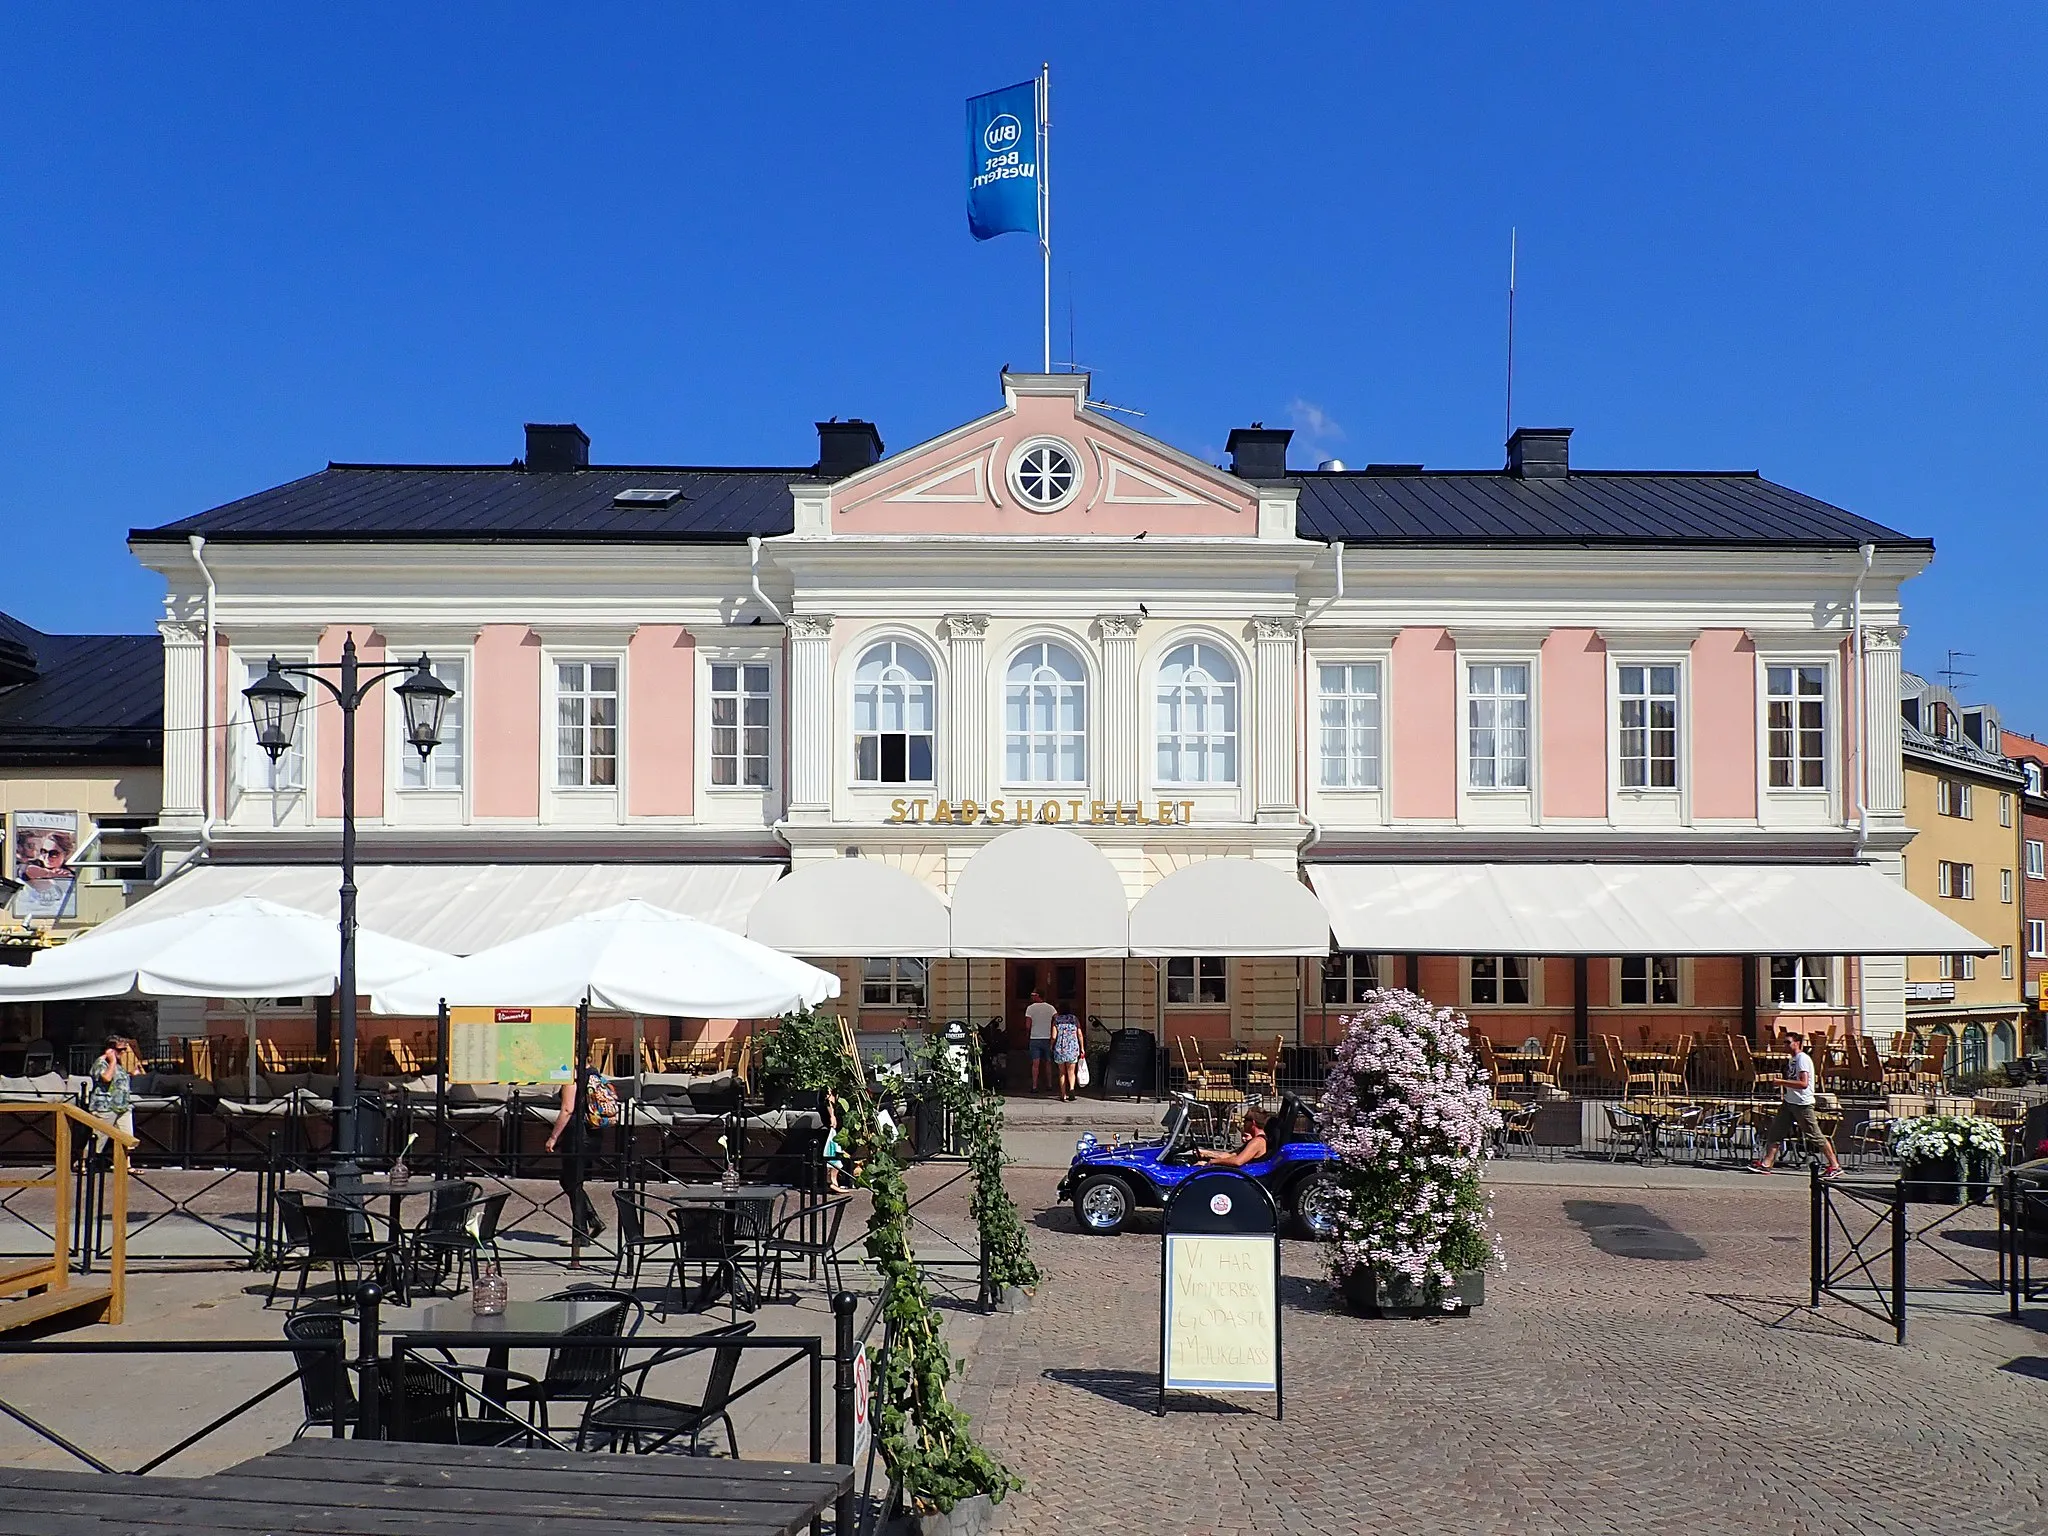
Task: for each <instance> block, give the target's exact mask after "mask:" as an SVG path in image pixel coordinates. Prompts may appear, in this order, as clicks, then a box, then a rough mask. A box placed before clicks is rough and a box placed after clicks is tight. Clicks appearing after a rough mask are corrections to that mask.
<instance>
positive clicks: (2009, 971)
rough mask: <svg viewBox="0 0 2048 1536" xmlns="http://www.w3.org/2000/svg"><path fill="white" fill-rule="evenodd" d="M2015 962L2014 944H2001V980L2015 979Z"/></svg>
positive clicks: (1999, 962) (1999, 954) (1999, 947)
mask: <svg viewBox="0 0 2048 1536" xmlns="http://www.w3.org/2000/svg"><path fill="white" fill-rule="evenodd" d="M2013 962H2014V956H2013V952H2012V946H2011V945H2010V944H2001V945H1999V946H1998V974H1999V979H2000V980H2001V981H2011V980H2012V979H2013Z"/></svg>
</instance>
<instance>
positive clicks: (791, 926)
mask: <svg viewBox="0 0 2048 1536" xmlns="http://www.w3.org/2000/svg"><path fill="white" fill-rule="evenodd" d="M951 926H952V924H951V919H950V918H949V917H948V915H947V912H946V903H945V902H944V901H943V900H941V899H940V897H939V893H938V892H937V891H934V890H933V889H932V888H931V887H930V886H928V885H926V884H925V883H924V882H923V881H922V880H920V879H918V878H917V877H916V876H915V875H912V874H908V873H906V872H905V871H903V870H901V869H898V868H897V867H896V866H895V865H893V864H881V863H877V862H876V861H875V860H873V859H831V860H829V861H826V862H824V863H819V864H807V865H805V866H804V867H803V868H801V869H794V870H791V871H790V872H789V873H788V874H787V875H785V876H784V877H783V878H782V879H780V880H778V881H776V882H775V883H774V884H773V885H771V886H769V887H768V889H767V891H766V892H765V893H764V894H763V895H762V897H761V899H760V900H759V901H758V902H756V903H755V904H754V912H753V915H752V916H751V917H749V918H748V919H747V937H748V938H750V939H753V940H754V941H756V942H757V943H761V944H766V945H768V946H769V947H770V948H772V949H779V950H781V951H782V952H783V953H784V954H786V955H827V956H833V957H838V956H858V957H869V958H875V959H882V958H889V957H905V958H909V959H929V958H931V957H933V956H943V955H946V954H948V953H950V944H951V939H950V936H949V930H950V928H951Z"/></svg>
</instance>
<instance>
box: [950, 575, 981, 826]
mask: <svg viewBox="0 0 2048 1536" xmlns="http://www.w3.org/2000/svg"><path fill="white" fill-rule="evenodd" d="M944 626H945V634H946V671H947V674H948V690H947V696H948V697H949V698H950V699H951V700H952V705H951V708H950V709H949V710H948V712H947V717H946V721H947V730H948V738H949V739H948V741H947V752H948V753H949V758H948V761H949V764H950V766H949V767H948V769H947V770H946V773H947V778H948V780H949V781H950V782H951V784H952V786H953V798H954V799H955V800H972V801H974V802H976V803H977V804H980V805H986V804H988V797H989V784H990V782H991V781H990V778H989V761H988V662H987V657H986V647H985V645H984V643H983V638H982V637H983V636H984V635H986V634H987V633H988V615H987V614H985V613H949V614H947V615H946V617H945V621H944Z"/></svg>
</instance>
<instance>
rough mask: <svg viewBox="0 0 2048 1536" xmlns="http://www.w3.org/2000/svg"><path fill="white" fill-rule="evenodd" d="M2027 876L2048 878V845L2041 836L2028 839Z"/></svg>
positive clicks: (2029, 877)
mask: <svg viewBox="0 0 2048 1536" xmlns="http://www.w3.org/2000/svg"><path fill="white" fill-rule="evenodd" d="M2027 878H2028V879H2029V880H2048V846H2044V845H2043V844H2042V842H2041V840H2040V839H2039V838H2033V837H2030V838H2028V839H2027Z"/></svg>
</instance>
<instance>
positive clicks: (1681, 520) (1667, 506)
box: [1288, 465, 1930, 546]
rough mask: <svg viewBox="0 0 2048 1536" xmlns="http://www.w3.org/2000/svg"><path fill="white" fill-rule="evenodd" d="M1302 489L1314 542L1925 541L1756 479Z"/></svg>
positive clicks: (1313, 478) (1672, 477)
mask: <svg viewBox="0 0 2048 1536" xmlns="http://www.w3.org/2000/svg"><path fill="white" fill-rule="evenodd" d="M1288 480H1289V482H1291V483H1293V484H1297V485H1299V486H1300V487H1301V508H1300V513H1299V517H1298V519H1297V522H1296V525H1295V526H1296V529H1297V531H1298V532H1299V533H1300V534H1301V536H1302V537H1303V538H1310V539H1325V540H1329V539H1343V540H1345V541H1347V542H1350V541H1357V542H1360V543H1394V544H1402V543H1406V544H1443V543H1467V542H1472V543H1509V544H1522V543H1563V544H1608V543H1615V544H1623V543H1658V544H1666V543H1669V544H1732V545H1756V544H1780V545H1782V544H1804V545H1829V546H1842V545H1858V544H1920V545H1926V544H1928V543H1929V542H1930V541H1928V540H1925V539H1916V538H1912V537H1910V536H1909V535H1906V534H1903V533H1899V532H1897V531H1896V530H1894V529H1891V528H1886V527H1884V526H1882V525H1881V524H1878V523H1873V522H1871V521H1870V520H1869V519H1868V518H1863V517H1858V516H1857V515H1856V514H1855V513H1853V512H1845V511H1843V510H1842V509H1841V508H1840V507H1836V506H1830V505H1829V504H1828V503H1827V502H1824V501H1816V500H1815V499H1814V498H1813V497H1811V496H1805V495H1801V494H1800V493H1799V492H1798V491H1794V490H1790V489H1788V488H1787V487H1785V486H1782V485H1778V484H1776V483H1774V482H1772V481H1769V480H1766V479H1764V478H1763V477H1762V476H1761V475H1758V474H1756V473H1755V472H1753V471H1739V472H1736V471H1730V472H1713V471H1703V472H1698V473H1692V472H1681V473H1669V474H1667V473H1659V472H1654V471H1640V470H1597V469H1596V470H1582V469H1574V470H1572V471H1571V473H1570V474H1569V475H1568V476H1562V477H1559V478H1557V479H1528V480H1525V479H1523V478H1522V477H1521V476H1519V475H1516V474H1513V473H1510V472H1509V471H1507V470H1419V469H1416V468H1414V467H1412V466H1409V465H1401V466H1399V467H1393V468H1388V469H1384V470H1378V469H1364V470H1317V471H1313V472H1308V473H1300V474H1293V475H1290V476H1288Z"/></svg>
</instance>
